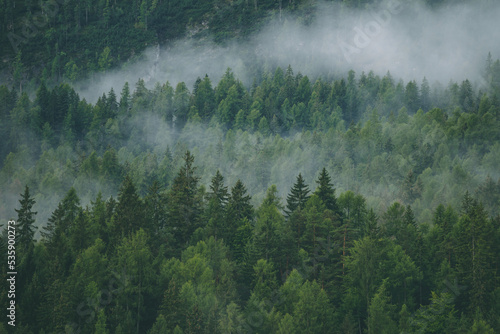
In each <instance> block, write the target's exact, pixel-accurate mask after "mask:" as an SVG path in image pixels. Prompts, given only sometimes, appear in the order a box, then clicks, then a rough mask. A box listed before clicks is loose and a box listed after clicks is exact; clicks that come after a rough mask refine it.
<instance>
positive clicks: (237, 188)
mask: <svg viewBox="0 0 500 334" xmlns="http://www.w3.org/2000/svg"><path fill="white" fill-rule="evenodd" d="M250 200H251V197H250V195H247V189H246V187H245V185H244V184H243V182H241V180H238V181H236V184H235V185H234V187H233V188H231V196H230V197H229V200H228V203H227V217H228V219H230V220H232V221H235V222H239V221H241V220H242V219H244V218H246V219H247V220H249V221H251V220H252V219H253V214H254V213H253V207H252V205H251V204H250Z"/></svg>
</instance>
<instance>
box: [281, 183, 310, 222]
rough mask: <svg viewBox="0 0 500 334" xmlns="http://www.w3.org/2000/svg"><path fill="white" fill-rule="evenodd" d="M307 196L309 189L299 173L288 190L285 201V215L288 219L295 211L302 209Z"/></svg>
mask: <svg viewBox="0 0 500 334" xmlns="http://www.w3.org/2000/svg"><path fill="white" fill-rule="evenodd" d="M308 195H309V187H308V186H307V185H306V184H305V182H304V178H303V177H302V174H301V173H299V176H297V181H296V182H295V184H294V185H293V187H292V189H291V190H290V194H288V197H287V199H286V209H285V214H286V215H287V217H290V215H291V214H292V213H293V212H294V211H295V210H302V209H304V206H305V204H306V202H307V200H308V198H309V196H308Z"/></svg>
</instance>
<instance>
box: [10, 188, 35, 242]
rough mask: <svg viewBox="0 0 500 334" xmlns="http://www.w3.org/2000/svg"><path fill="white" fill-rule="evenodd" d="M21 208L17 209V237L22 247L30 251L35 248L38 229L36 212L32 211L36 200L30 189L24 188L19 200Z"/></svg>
mask: <svg viewBox="0 0 500 334" xmlns="http://www.w3.org/2000/svg"><path fill="white" fill-rule="evenodd" d="M19 203H20V204H21V207H20V208H19V209H15V210H16V212H17V235H18V238H17V240H18V242H19V245H20V247H22V249H24V250H27V251H28V250H29V249H31V248H32V247H33V237H34V235H35V230H36V229H37V227H36V226H34V224H35V215H36V214H37V213H36V212H34V211H32V208H33V205H34V204H35V200H34V199H33V197H31V195H30V190H29V187H28V186H26V187H25V188H24V193H23V194H21V199H20V200H19Z"/></svg>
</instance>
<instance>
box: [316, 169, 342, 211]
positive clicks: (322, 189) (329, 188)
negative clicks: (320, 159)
mask: <svg viewBox="0 0 500 334" xmlns="http://www.w3.org/2000/svg"><path fill="white" fill-rule="evenodd" d="M331 181H332V179H331V177H330V175H329V174H328V172H327V170H326V168H324V167H323V169H322V170H321V173H320V174H319V177H318V180H317V181H316V183H317V184H318V187H317V188H316V191H315V193H316V195H318V197H319V199H320V200H321V201H323V204H325V207H326V208H327V209H328V210H331V211H332V212H333V213H335V214H339V208H338V204H337V198H336V197H335V188H334V187H333V184H332V183H331Z"/></svg>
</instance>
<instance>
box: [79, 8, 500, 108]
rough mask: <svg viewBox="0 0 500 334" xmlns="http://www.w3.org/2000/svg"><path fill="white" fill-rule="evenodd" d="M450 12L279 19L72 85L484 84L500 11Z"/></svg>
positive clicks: (497, 48)
mask: <svg viewBox="0 0 500 334" xmlns="http://www.w3.org/2000/svg"><path fill="white" fill-rule="evenodd" d="M484 2H485V1H483V2H480V3H483V4H482V5H477V4H476V5H470V4H468V5H467V4H456V5H450V6H447V7H442V8H439V9H435V10H431V9H429V8H428V7H426V6H424V5H422V4H419V2H415V1H409V0H406V1H405V0H389V1H387V2H383V3H381V4H379V5H377V6H373V7H372V8H367V9H365V10H362V11H361V10H348V9H345V8H340V7H339V6H334V5H331V4H326V3H317V4H316V5H315V15H314V19H313V20H312V22H311V23H310V24H308V25H305V24H303V23H299V22H298V20H297V19H296V18H292V17H290V16H286V15H283V16H282V17H281V18H279V17H276V18H275V19H274V20H271V22H270V23H269V24H268V25H267V26H266V27H265V28H263V29H262V30H261V32H260V33H259V34H257V35H256V36H254V37H252V38H251V40H250V41H248V42H245V43H242V42H231V43H229V45H227V46H219V45H215V44H214V43H212V42H211V41H209V40H207V39H204V40H195V39H184V40H180V41H177V42H175V43H172V44H170V45H169V46H168V47H165V48H160V47H159V46H157V47H152V48H150V49H148V50H146V51H145V52H144V53H143V55H142V56H141V59H140V60H139V61H135V62H134V63H126V64H124V65H123V67H122V68H121V69H120V70H114V71H110V72H108V73H104V74H100V75H97V76H95V77H94V78H93V79H92V80H88V81H85V82H80V83H78V84H76V88H77V89H78V91H79V92H80V94H81V96H82V97H85V98H86V99H87V100H88V101H91V102H95V101H96V99H97V97H98V96H100V95H102V93H103V92H108V91H109V90H110V88H111V87H114V89H115V91H119V90H120V89H121V87H122V86H123V84H124V83H125V82H126V81H128V82H129V83H130V84H134V83H135V82H137V81H138V80H139V78H143V79H144V80H145V81H146V84H147V85H148V86H149V87H152V86H153V85H154V84H155V83H156V82H160V83H164V82H166V81H169V82H170V83H171V84H172V85H174V86H175V84H176V83H177V82H180V81H184V82H186V83H187V84H188V87H192V85H193V83H194V81H195V80H196V78H197V77H203V76H205V74H208V75H209V77H210V78H211V79H212V82H213V83H214V84H216V83H217V82H218V80H219V79H220V77H221V76H222V75H223V73H224V72H225V70H226V69H227V68H228V67H230V68H231V69H232V70H233V72H234V73H235V74H236V75H237V77H238V78H239V79H240V80H242V81H243V82H244V83H245V84H246V85H247V86H249V85H250V84H251V83H252V81H253V80H254V79H255V78H256V77H257V76H258V75H259V73H260V72H262V70H270V71H272V70H273V69H274V68H275V66H281V67H283V68H286V67H287V66H288V65H291V66H292V68H293V69H294V71H295V73H297V72H298V71H300V72H301V73H303V74H306V75H308V76H310V77H312V78H314V77H317V76H324V77H328V76H332V75H333V76H336V77H337V76H339V75H342V76H345V75H346V73H347V72H348V71H349V70H350V69H353V70H355V71H356V72H357V73H358V74H359V73H361V72H362V71H364V72H369V71H371V70H373V71H374V72H375V73H376V74H378V75H384V74H386V72H387V71H390V72H391V74H392V75H393V76H394V77H396V78H401V79H403V80H405V81H408V80H417V82H421V80H422V79H423V77H424V76H426V77H427V79H428V80H429V81H430V82H434V81H439V82H441V83H442V84H445V85H446V84H447V83H448V82H449V81H450V80H453V81H458V82H461V81H462V80H464V79H466V78H468V79H470V80H472V81H474V82H476V83H477V86H481V85H482V84H484V80H483V79H482V77H481V75H482V74H483V69H484V67H485V64H486V57H487V55H488V52H491V54H492V56H493V58H494V59H496V58H498V57H499V56H500V44H498V43H496V41H495V36H499V35H500V23H499V21H498V17H500V4H499V3H492V4H488V5H485V4H484Z"/></svg>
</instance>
